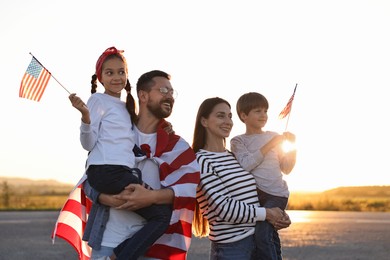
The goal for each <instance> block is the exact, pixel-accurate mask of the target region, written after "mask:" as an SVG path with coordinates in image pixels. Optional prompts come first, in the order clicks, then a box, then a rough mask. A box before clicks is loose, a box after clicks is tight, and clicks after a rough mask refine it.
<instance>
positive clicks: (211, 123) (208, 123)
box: [202, 103, 233, 139]
mask: <svg viewBox="0 0 390 260" xmlns="http://www.w3.org/2000/svg"><path fill="white" fill-rule="evenodd" d="M202 125H203V126H204V127H205V129H206V132H207V138H221V139H223V138H227V137H229V135H230V132H231V130H232V127H233V120H232V112H231V110H230V107H229V106H228V105H227V104H225V103H219V104H218V105H216V106H215V107H214V109H213V110H212V111H211V114H210V116H209V117H208V118H202Z"/></svg>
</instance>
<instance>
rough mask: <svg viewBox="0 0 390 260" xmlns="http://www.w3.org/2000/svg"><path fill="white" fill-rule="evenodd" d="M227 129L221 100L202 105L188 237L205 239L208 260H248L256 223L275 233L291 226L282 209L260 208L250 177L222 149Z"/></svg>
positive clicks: (227, 108) (228, 111)
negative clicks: (196, 182)
mask: <svg viewBox="0 0 390 260" xmlns="http://www.w3.org/2000/svg"><path fill="white" fill-rule="evenodd" d="M232 127H233V121H232V113H231V107H230V104H229V103H228V102H227V101H226V100H224V99H221V98H218V97H215V98H209V99H206V100H205V101H203V103H202V104H201V105H200V107H199V110H198V115H197V117H196V122H195V130H194V137H193V143H192V148H193V149H194V152H195V153H196V157H197V161H198V163H199V165H200V173H201V178H200V183H199V186H198V188H197V198H196V199H197V205H196V211H195V216H194V222H193V233H194V235H195V236H198V237H203V236H207V235H208V237H209V239H210V240H211V251H210V259H218V260H221V259H223V260H225V259H229V260H230V259H234V260H235V259H243V260H244V259H253V257H254V256H255V239H254V232H255V225H256V222H257V221H264V220H267V221H269V222H270V223H272V224H273V225H274V226H275V228H276V229H281V228H285V227H288V226H289V225H290V223H291V221H290V219H289V217H288V215H287V214H286V213H285V212H284V211H282V210H281V209H279V208H267V209H266V208H263V207H260V204H259V202H258V198H257V191H256V182H255V179H254V178H253V176H252V175H251V174H250V173H249V172H247V171H245V170H243V169H242V167H241V166H240V165H239V163H238V161H237V160H236V158H235V157H234V156H233V154H232V153H231V152H230V151H228V150H227V149H226V138H227V137H229V134H230V131H231V130H232Z"/></svg>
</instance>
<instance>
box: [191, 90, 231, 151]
mask: <svg viewBox="0 0 390 260" xmlns="http://www.w3.org/2000/svg"><path fill="white" fill-rule="evenodd" d="M221 103H225V104H226V105H228V106H229V108H230V104H229V102H227V101H226V100H224V99H222V98H219V97H214V98H208V99H206V100H204V101H203V103H202V104H201V105H200V107H199V109H198V114H197V115H196V120H195V128H194V136H193V140H192V149H193V150H194V152H195V153H197V152H198V151H199V149H201V148H203V147H204V146H205V144H206V129H205V128H204V127H203V125H202V122H201V120H202V118H208V117H209V116H210V114H211V112H212V111H213V109H214V107H215V106H216V105H218V104H221Z"/></svg>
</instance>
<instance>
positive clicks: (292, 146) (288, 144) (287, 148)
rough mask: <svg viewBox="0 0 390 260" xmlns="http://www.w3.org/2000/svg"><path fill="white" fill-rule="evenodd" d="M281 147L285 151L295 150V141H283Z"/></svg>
mask: <svg viewBox="0 0 390 260" xmlns="http://www.w3.org/2000/svg"><path fill="white" fill-rule="evenodd" d="M282 149H283V151H284V152H285V153H287V152H290V151H293V150H296V146H295V143H292V142H289V141H283V144H282Z"/></svg>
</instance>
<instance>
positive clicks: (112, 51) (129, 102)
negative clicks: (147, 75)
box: [91, 47, 138, 123]
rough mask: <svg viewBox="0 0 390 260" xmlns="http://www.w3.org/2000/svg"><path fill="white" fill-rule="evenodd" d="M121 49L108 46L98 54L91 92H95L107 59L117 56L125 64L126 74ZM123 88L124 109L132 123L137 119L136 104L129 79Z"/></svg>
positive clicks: (125, 62) (124, 59) (124, 60)
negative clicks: (125, 94)
mask: <svg viewBox="0 0 390 260" xmlns="http://www.w3.org/2000/svg"><path fill="white" fill-rule="evenodd" d="M122 53H123V51H121V50H117V49H116V48H115V47H110V48H108V49H106V50H105V51H104V52H103V53H102V55H100V57H99V59H98V61H97V62H96V72H95V74H93V75H92V80H91V94H94V93H96V89H97V80H99V81H100V80H101V76H102V75H101V73H102V67H103V64H104V63H105V62H106V61H107V60H111V59H114V58H119V59H120V60H121V61H123V63H124V64H125V70H126V75H128V70H127V61H126V58H125V56H123V54H122ZM125 90H126V92H127V96H126V109H127V111H129V114H130V118H131V121H132V122H133V123H136V122H137V121H138V116H137V114H136V104H135V100H134V97H133V96H132V95H131V85H130V81H129V79H127V82H126V86H125Z"/></svg>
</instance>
